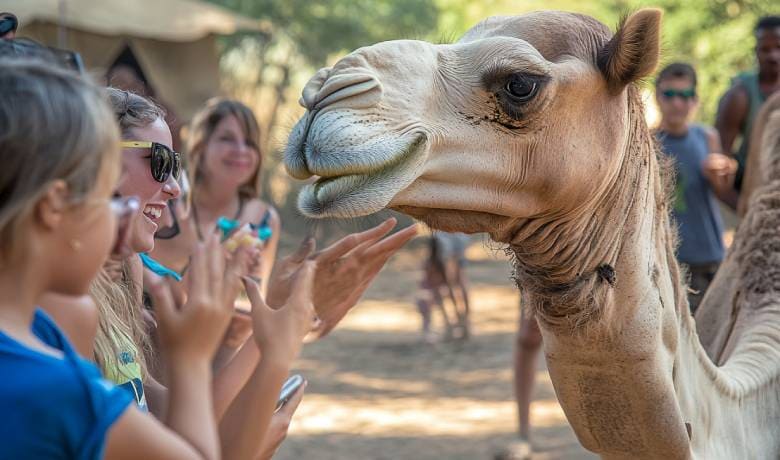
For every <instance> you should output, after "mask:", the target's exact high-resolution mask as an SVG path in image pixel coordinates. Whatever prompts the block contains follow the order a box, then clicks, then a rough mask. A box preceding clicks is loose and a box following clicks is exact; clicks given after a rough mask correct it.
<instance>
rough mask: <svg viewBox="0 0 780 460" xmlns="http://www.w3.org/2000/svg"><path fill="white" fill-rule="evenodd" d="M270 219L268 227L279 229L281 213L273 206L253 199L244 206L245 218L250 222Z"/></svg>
mask: <svg viewBox="0 0 780 460" xmlns="http://www.w3.org/2000/svg"><path fill="white" fill-rule="evenodd" d="M266 216H267V217H268V225H270V226H271V227H274V226H276V227H275V228H278V226H279V224H280V222H281V219H280V217H279V212H278V211H277V210H276V208H274V207H273V206H272V205H271V204H269V203H266V202H265V201H263V200H261V199H259V198H253V199H251V200H249V201H247V202H246V203H245V204H244V217H245V218H246V220H248V221H250V222H259V221H260V220H262V219H265V218H266Z"/></svg>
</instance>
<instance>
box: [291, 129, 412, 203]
mask: <svg viewBox="0 0 780 460" xmlns="http://www.w3.org/2000/svg"><path fill="white" fill-rule="evenodd" d="M424 144H425V142H424V137H422V136H421V137H418V138H417V139H415V140H414V141H412V142H411V143H410V144H409V145H408V146H407V147H406V149H404V151H403V152H401V153H400V154H398V155H397V156H396V160H395V161H393V162H392V163H390V164H386V165H384V166H383V167H382V168H380V169H377V170H376V171H373V172H370V173H363V174H345V175H343V176H330V177H321V178H320V179H318V180H317V181H315V182H314V183H313V184H310V185H307V186H305V187H304V188H303V189H302V190H301V193H300V195H299V197H298V207H299V209H300V210H301V212H303V214H305V215H306V216H308V217H315V218H322V217H357V216H361V215H367V214H372V213H374V212H377V211H380V210H382V209H383V208H384V207H385V206H386V205H387V204H388V203H389V202H390V200H391V199H392V198H393V196H394V195H395V194H396V193H398V192H400V191H401V190H403V188H405V187H406V186H407V185H408V182H411V180H413V179H410V177H412V176H413V174H411V171H412V170H414V169H415V168H416V167H418V166H419V164H421V161H422V159H423V158H422V157H423V155H420V154H419V153H420V150H421V149H422V148H424ZM405 182H407V183H405Z"/></svg>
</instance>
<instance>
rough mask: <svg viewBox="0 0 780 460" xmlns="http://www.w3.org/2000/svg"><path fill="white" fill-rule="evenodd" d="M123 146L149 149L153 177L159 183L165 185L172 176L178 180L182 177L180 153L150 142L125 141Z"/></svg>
mask: <svg viewBox="0 0 780 460" xmlns="http://www.w3.org/2000/svg"><path fill="white" fill-rule="evenodd" d="M121 145H122V147H129V148H142V149H145V148H148V149H149V150H150V151H151V156H150V157H149V158H151V162H150V165H151V170H152V177H153V178H154V180H156V181H157V182H160V183H163V184H164V183H165V182H167V181H168V178H169V177H171V175H173V178H174V179H176V180H178V179H179V176H181V157H180V156H179V153H178V152H174V151H173V150H171V149H169V148H168V147H166V146H164V145H162V144H158V143H157V142H149V141H124V142H122V144H121Z"/></svg>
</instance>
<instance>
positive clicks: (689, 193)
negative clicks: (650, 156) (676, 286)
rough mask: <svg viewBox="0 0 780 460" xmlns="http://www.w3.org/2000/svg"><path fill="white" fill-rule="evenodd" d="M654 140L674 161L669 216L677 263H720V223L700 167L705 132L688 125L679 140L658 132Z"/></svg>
mask: <svg viewBox="0 0 780 460" xmlns="http://www.w3.org/2000/svg"><path fill="white" fill-rule="evenodd" d="M656 136H657V137H658V140H659V141H661V144H662V145H663V150H664V152H665V153H666V154H667V155H670V156H672V157H673V158H674V159H675V170H676V171H677V185H676V190H675V202H674V210H673V215H674V218H675V221H676V222H677V225H678V226H679V229H680V247H679V249H678V250H677V259H678V260H679V261H680V262H683V263H686V264H689V265H696V264H707V263H713V262H720V261H721V260H723V253H724V249H723V238H722V235H723V221H722V220H721V216H720V208H719V207H718V202H717V200H716V198H715V195H714V194H713V192H712V189H711V188H710V184H709V182H707V179H706V178H705V177H704V175H703V174H702V163H703V162H704V160H705V159H706V158H707V155H708V154H709V152H710V149H709V143H708V141H707V132H706V131H705V130H704V128H703V127H702V126H700V125H691V126H689V127H688V132H687V133H686V134H685V135H684V136H681V137H677V136H673V135H671V134H669V133H665V132H663V131H659V132H658V133H657V134H656Z"/></svg>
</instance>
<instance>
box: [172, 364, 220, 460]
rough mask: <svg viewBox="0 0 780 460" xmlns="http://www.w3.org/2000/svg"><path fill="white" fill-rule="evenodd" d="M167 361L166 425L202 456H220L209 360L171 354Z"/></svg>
mask: <svg viewBox="0 0 780 460" xmlns="http://www.w3.org/2000/svg"><path fill="white" fill-rule="evenodd" d="M200 361H202V362H200ZM169 362H170V366H169V367H168V369H169V371H168V382H169V385H170V386H169V388H170V391H169V392H168V410H167V415H166V417H165V424H166V425H168V427H169V428H171V429H172V430H174V431H175V432H177V433H178V434H179V435H180V436H181V437H182V438H184V439H186V440H187V441H188V442H189V443H190V444H191V445H192V446H193V447H194V448H196V449H197V450H198V451H199V452H200V453H201V454H203V456H204V457H205V458H219V453H220V451H219V439H218V437H217V427H216V422H215V419H214V413H213V407H212V398H211V388H210V385H211V368H210V365H209V363H208V362H207V361H206V360H195V359H192V358H186V357H185V358H182V357H172V359H170V360H169Z"/></svg>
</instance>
